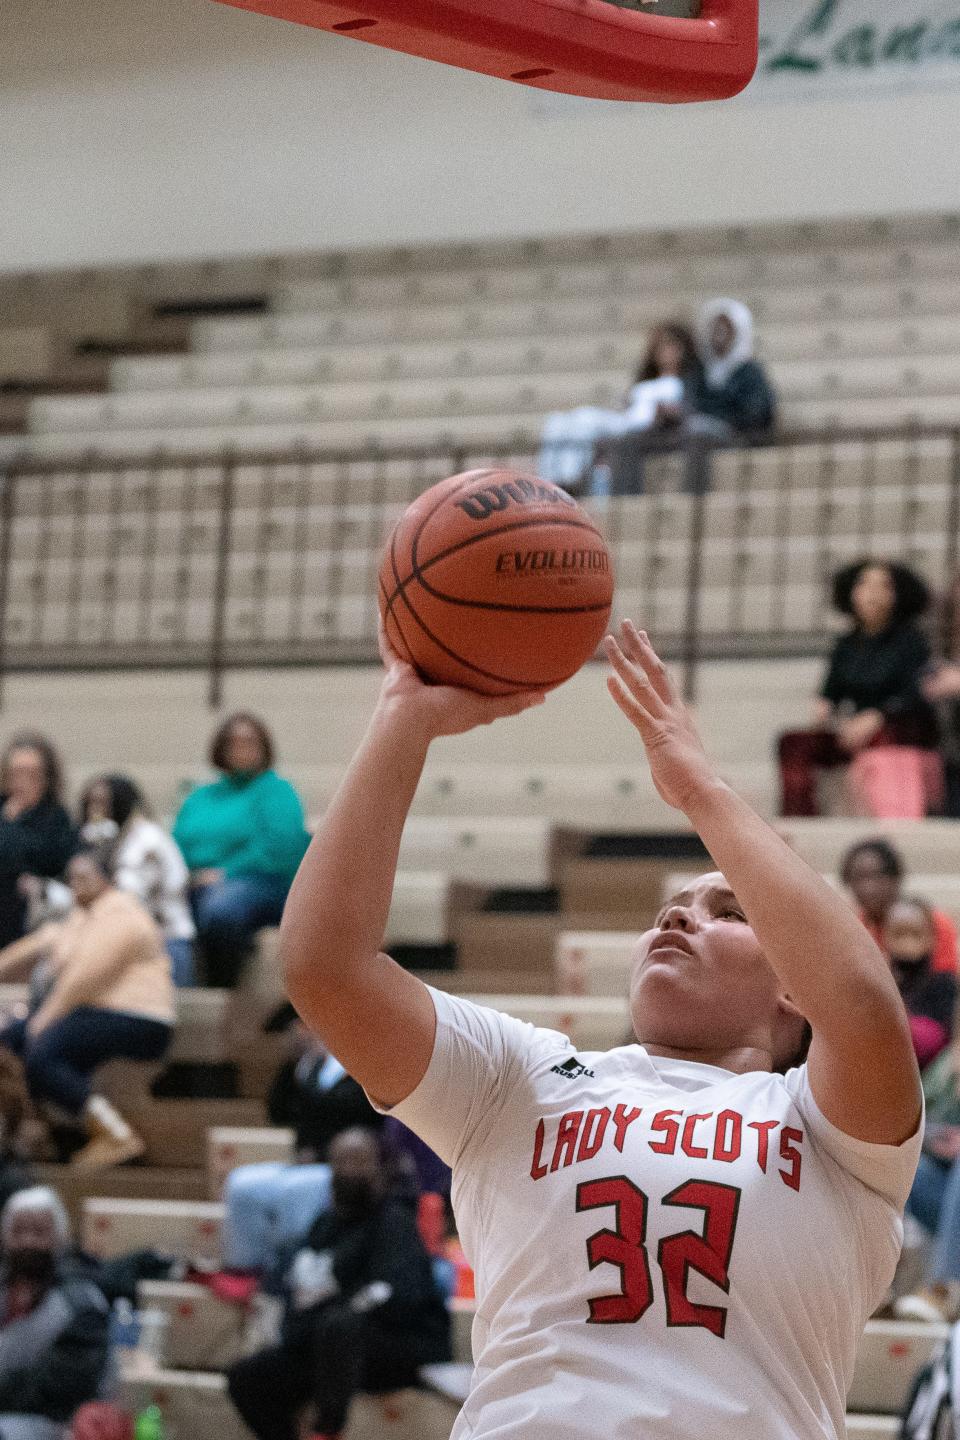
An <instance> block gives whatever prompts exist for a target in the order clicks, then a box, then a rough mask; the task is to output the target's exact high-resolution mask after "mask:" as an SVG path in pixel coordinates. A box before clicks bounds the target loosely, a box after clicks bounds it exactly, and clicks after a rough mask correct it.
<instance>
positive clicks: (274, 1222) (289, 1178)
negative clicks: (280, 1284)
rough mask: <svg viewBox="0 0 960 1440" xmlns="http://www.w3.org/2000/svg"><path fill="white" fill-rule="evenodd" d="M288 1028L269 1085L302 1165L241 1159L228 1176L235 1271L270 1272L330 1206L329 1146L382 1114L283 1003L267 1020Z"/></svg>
mask: <svg viewBox="0 0 960 1440" xmlns="http://www.w3.org/2000/svg"><path fill="white" fill-rule="evenodd" d="M266 1028H267V1030H268V1031H269V1032H273V1033H283V1035H284V1037H285V1040H286V1042H287V1059H286V1060H285V1061H284V1062H283V1064H282V1065H281V1066H280V1069H279V1070H278V1071H277V1074H276V1076H275V1078H274V1081H273V1084H272V1085H271V1087H270V1092H269V1096H268V1099H267V1111H268V1114H269V1117H270V1123H271V1124H272V1125H279V1126H284V1127H288V1128H289V1129H291V1130H293V1131H294V1134H295V1136H296V1147H297V1163H296V1164H295V1165H284V1164H281V1163H279V1162H276V1161H264V1162H263V1163H261V1164H259V1165H240V1166H238V1167H237V1168H236V1169H235V1170H233V1171H232V1172H231V1174H230V1176H229V1177H228V1180H227V1185H226V1192H225V1196H224V1199H225V1202H226V1210H227V1214H226V1221H225V1225H224V1256H225V1259H226V1261H227V1264H228V1265H229V1266H230V1267H231V1268H232V1269H236V1270H259V1271H262V1272H269V1271H271V1270H272V1269H273V1267H274V1265H275V1264H276V1262H277V1257H278V1255H279V1254H280V1253H281V1252H282V1251H283V1250H284V1249H285V1248H287V1247H288V1246H289V1244H290V1242H291V1241H292V1240H295V1239H297V1238H299V1237H300V1236H302V1235H303V1234H305V1233H306V1231H307V1230H309V1228H310V1226H311V1225H312V1224H313V1223H314V1221H315V1220H316V1218H317V1216H318V1215H319V1214H320V1212H321V1210H324V1209H326V1208H327V1206H329V1204H330V1167H329V1166H328V1165H327V1164H326V1160H327V1151H328V1149H329V1147H330V1144H331V1142H332V1141H333V1140H334V1139H335V1137H336V1136H337V1135H339V1134H341V1133H342V1132H343V1131H344V1130H347V1129H355V1128H356V1127H358V1126H360V1127H362V1128H364V1129H368V1130H372V1131H379V1130H381V1129H382V1128H383V1123H384V1122H383V1118H382V1117H381V1116H380V1115H378V1114H377V1112H376V1111H375V1110H374V1108H373V1106H372V1105H371V1104H370V1102H369V1100H368V1099H367V1097H366V1095H365V1094H364V1092H363V1089H362V1088H361V1086H360V1085H358V1084H357V1082H356V1080H354V1079H353V1078H352V1077H351V1076H350V1075H348V1074H347V1073H346V1071H345V1070H344V1068H343V1066H342V1065H341V1064H340V1062H339V1060H336V1059H335V1058H334V1057H333V1056H332V1055H328V1054H327V1052H326V1051H325V1050H324V1049H323V1047H322V1045H321V1044H320V1042H319V1041H318V1040H317V1038H316V1036H315V1035H312V1034H311V1032H310V1031H309V1030H308V1029H307V1028H306V1026H305V1025H304V1024H303V1023H302V1021H301V1020H300V1018H299V1016H298V1015H297V1012H296V1011H295V1010H294V1008H293V1006H292V1005H290V1004H286V1005H283V1006H281V1007H280V1009H279V1010H278V1011H277V1013H276V1015H274V1016H273V1017H272V1019H271V1020H270V1022H269V1023H268V1025H267V1027H266Z"/></svg>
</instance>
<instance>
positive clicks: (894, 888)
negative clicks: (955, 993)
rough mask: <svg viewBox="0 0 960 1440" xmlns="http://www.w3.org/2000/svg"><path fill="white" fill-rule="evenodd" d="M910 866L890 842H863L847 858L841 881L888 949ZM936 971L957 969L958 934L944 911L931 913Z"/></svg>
mask: <svg viewBox="0 0 960 1440" xmlns="http://www.w3.org/2000/svg"><path fill="white" fill-rule="evenodd" d="M905 873H906V867H905V865H904V863H903V857H902V856H901V855H900V853H899V851H897V850H895V849H894V847H893V846H892V845H891V844H890V842H889V840H883V839H880V838H877V839H874V840H860V841H858V843H857V844H856V845H852V846H851V847H850V849H849V850H848V851H847V853H846V855H845V856H844V857H843V863H842V865H841V867H840V878H841V880H842V881H843V883H844V885H846V887H847V889H848V890H849V891H850V892H851V894H852V895H853V898H854V900H855V902H856V905H857V909H858V911H859V913H860V919H861V920H862V921H863V923H864V925H866V927H867V929H868V930H869V931H870V934H871V935H872V936H873V938H874V940H875V941H876V942H877V944H878V945H879V946H880V947H881V949H883V948H884V944H885V942H884V925H885V923H886V919H887V916H888V915H889V913H890V910H891V907H892V906H893V905H895V904H896V902H897V901H898V900H899V899H900V893H901V890H902V888H903V880H904V875H905ZM930 921H931V924H932V926H933V945H932V948H931V957H930V964H931V969H932V970H933V971H934V972H937V973H942V972H945V973H947V974H950V975H952V974H954V973H955V972H956V969H957V932H956V929H955V927H954V924H953V921H952V920H951V919H950V916H949V915H947V914H946V913H945V912H944V911H943V910H931V911H930Z"/></svg>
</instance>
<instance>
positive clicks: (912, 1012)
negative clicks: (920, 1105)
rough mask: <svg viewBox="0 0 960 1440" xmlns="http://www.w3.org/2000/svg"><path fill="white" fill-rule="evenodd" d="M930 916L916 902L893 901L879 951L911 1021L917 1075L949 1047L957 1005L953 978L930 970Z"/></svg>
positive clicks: (923, 904)
mask: <svg viewBox="0 0 960 1440" xmlns="http://www.w3.org/2000/svg"><path fill="white" fill-rule="evenodd" d="M935 939H936V932H935V929H934V924H933V911H932V909H931V907H930V906H929V905H928V904H927V902H926V901H925V900H919V899H917V898H916V897H915V896H910V897H906V896H904V897H901V898H900V899H899V900H895V901H894V902H893V904H892V905H891V906H890V908H889V910H888V911H887V914H886V917H885V919H884V922H883V948H884V949H885V950H886V952H887V956H888V958H889V960H890V969H891V970H892V971H893V977H894V979H895V980H896V982H897V988H898V990H899V991H900V994H901V996H902V997H903V1003H904V1005H905V1006H906V1008H907V1014H908V1015H909V1017H910V1034H911V1036H912V1037H913V1048H914V1052H915V1054H916V1057H917V1064H918V1065H919V1066H920V1068H921V1070H922V1069H924V1067H925V1066H927V1065H929V1064H930V1061H931V1060H935V1059H936V1057H937V1056H938V1055H939V1054H940V1052H941V1050H945V1049H946V1047H947V1046H948V1045H949V1043H950V1036H951V1034H952V1031H953V1014H954V1008H955V1004H956V988H957V987H956V981H955V979H954V977H953V975H950V974H948V973H946V972H945V971H942V970H934V968H933V947H934V943H935Z"/></svg>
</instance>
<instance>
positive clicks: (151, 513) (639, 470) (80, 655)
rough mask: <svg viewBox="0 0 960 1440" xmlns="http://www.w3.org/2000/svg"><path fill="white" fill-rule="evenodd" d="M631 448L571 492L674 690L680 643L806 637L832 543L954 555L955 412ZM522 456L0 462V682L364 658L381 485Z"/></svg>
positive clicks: (526, 463)
mask: <svg viewBox="0 0 960 1440" xmlns="http://www.w3.org/2000/svg"><path fill="white" fill-rule="evenodd" d="M640 461H642V465H641V464H639V462H638V465H637V466H635V467H634V468H633V469H632V470H628V471H627V472H626V473H624V471H623V467H621V473H620V474H619V475H618V476H616V477H615V484H614V489H615V490H621V491H624V492H627V493H621V494H616V493H614V494H608V495H601V496H597V497H593V498H591V499H589V501H588V503H589V504H590V506H591V507H592V509H593V511H594V513H595V515H596V517H597V519H598V521H599V523H600V525H601V528H602V529H603V531H604V533H605V535H606V537H607V540H608V543H609V545H610V549H611V553H612V557H613V563H614V567H615V573H616V575H617V585H618V589H617V601H616V606H617V609H618V610H619V611H621V612H628V613H635V614H636V615H637V616H638V618H639V619H641V621H642V623H644V624H645V625H646V626H647V628H648V629H649V630H650V631H651V634H653V635H654V636H655V638H656V640H657V643H658V645H659V647H660V648H661V650H662V652H663V653H664V654H665V655H666V656H667V657H668V658H672V659H674V660H679V661H680V662H682V665H683V668H684V674H685V680H686V686H687V692H688V694H692V693H693V689H694V684H695V676H696V668H697V664H698V662H699V661H700V660H701V659H704V658H717V657H725V656H731V657H733V656H791V655H812V654H819V653H821V652H822V650H823V648H824V646H825V644H826V643H827V639H828V636H829V633H830V630H831V617H830V613H829V603H828V601H829V596H828V580H829V576H830V574H831V573H832V572H833V571H834V570H835V569H836V568H837V566H839V565H841V564H843V563H844V562H845V561H848V560H850V559H853V558H855V557H857V556H859V555H861V554H868V553H869V554H882V555H888V556H891V557H895V558H898V559H902V560H905V561H906V562H908V563H912V564H913V565H915V566H916V567H917V568H918V569H919V570H920V571H921V573H923V574H924V575H925V577H926V578H927V579H928V581H930V583H931V584H932V585H933V586H934V587H935V588H940V587H942V586H944V585H946V584H947V583H948V582H949V581H950V580H951V579H952V577H953V576H954V575H955V573H956V571H957V568H958V559H960V556H958V544H960V430H946V429H927V430H914V431H910V432H902V433H895V432H891V431H865V430H863V431H856V430H850V431H844V432H842V433H837V434H833V435H828V436H812V435H810V434H789V435H782V436H780V437H779V438H778V440H777V442H776V443H775V444H773V443H770V444H765V445H762V446H753V447H745V448H739V449H738V448H735V447H729V446H722V447H713V446H710V445H708V444H705V443H704V442H702V441H695V442H686V443H684V444H681V445H673V446H670V445H667V444H665V443H663V442H659V443H656V444H653V445H651V446H649V447H648V448H647V450H646V452H645V453H644V454H643V455H642V456H641V457H640ZM533 464H534V457H533V455H532V454H531V452H530V451H529V450H524V449H523V448H522V447H520V448H517V447H510V446H506V445H505V446H504V447H503V448H501V449H493V450H491V449H490V448H489V447H487V448H484V449H482V450H481V449H479V448H478V449H476V450H472V449H470V448H468V447H458V446H451V447H449V448H447V449H442V450H438V449H432V450H429V451H425V450H407V451H401V450H396V451H389V452H387V451H383V452H378V453H366V454H358V453H349V454H348V453H331V452H320V451H307V450H303V451H296V452H285V453H278V454H258V455H255V456H254V455H250V456H242V455H240V454H235V453H221V454H202V455H193V456H188V457H182V456H161V455H158V456H156V457H154V458H152V459H150V460H143V459H136V460H123V459H113V458H111V459H105V458H100V457H97V456H96V455H93V454H91V455H87V456H84V457H78V458H77V459H76V460H75V461H74V462H72V463H70V464H67V463H64V462H63V461H57V462H46V463H45V462H40V461H31V460H29V459H24V460H20V461H18V462H17V463H16V464H14V465H11V466H9V467H8V468H7V469H6V471H0V684H2V679H3V676H4V675H5V674H8V673H17V672H26V671H49V670H60V671H65V672H67V671H89V670H105V669H141V668H203V669H204V670H206V671H207V672H208V674H209V678H210V699H211V703H213V704H216V703H217V702H218V700H219V697H220V693H221V684H222V677H223V674H224V672H225V671H227V670H229V669H231V668H236V667H243V666H286V665H315V664H341V663H357V662H364V661H369V660H372V659H373V658H374V657H375V655H376V614H377V597H376V574H377V568H378V562H379V554H380V551H381V549H382V546H383V543H384V541H385V539H386V537H387V535H388V534H389V531H390V529H391V527H392V525H393V523H394V521H395V519H396V518H397V516H398V515H399V514H400V513H401V511H402V510H403V508H404V506H405V505H406V504H407V503H409V501H410V500H411V499H412V498H413V497H414V496H415V495H417V494H419V493H420V492H421V491H422V490H423V489H424V488H425V487H426V486H427V485H430V484H432V483H433V482H434V481H436V480H438V479H441V478H442V477H443V476H445V475H448V474H454V473H457V472H459V471H463V470H467V469H473V468H480V467H489V466H491V465H503V466H504V467H508V468H518V469H524V470H529V469H531V468H532V466H533ZM602 473H603V472H598V476H599V478H601V479H602ZM598 476H595V478H598ZM641 477H642V486H643V493H642V494H638V493H635V492H636V488H637V485H638V484H639V483H640V482H641ZM629 492H634V493H629Z"/></svg>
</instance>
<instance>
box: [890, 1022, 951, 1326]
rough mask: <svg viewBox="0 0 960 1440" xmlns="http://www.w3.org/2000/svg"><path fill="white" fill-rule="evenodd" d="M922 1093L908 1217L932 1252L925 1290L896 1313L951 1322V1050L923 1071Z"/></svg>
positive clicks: (898, 1303)
mask: <svg viewBox="0 0 960 1440" xmlns="http://www.w3.org/2000/svg"><path fill="white" fill-rule="evenodd" d="M923 1094H924V1102H925V1106H926V1124H925V1127H924V1135H923V1153H922V1154H921V1156H920V1163H919V1165H918V1167H917V1174H916V1179H915V1180H914V1182H913V1188H912V1190H911V1191H910V1198H909V1199H908V1200H907V1213H908V1214H909V1215H912V1216H913V1218H914V1219H915V1220H916V1221H918V1222H919V1224H920V1225H922V1226H923V1228H924V1230H926V1231H927V1232H928V1234H929V1235H930V1237H931V1239H932V1241H933V1247H932V1250H931V1252H930V1259H929V1264H928V1267H927V1277H926V1284H925V1285H924V1287H923V1289H922V1290H920V1291H919V1292H917V1293H916V1294H914V1295H906V1296H903V1297H902V1298H901V1299H899V1300H897V1301H896V1303H895V1306H894V1310H895V1313H896V1314H897V1315H898V1316H899V1317H900V1318H902V1319H904V1320H931V1321H939V1320H951V1321H953V1320H957V1319H958V1318H960V1089H958V1077H957V1067H956V1060H955V1056H954V1053H953V1050H952V1049H950V1050H944V1051H943V1052H942V1053H941V1054H940V1055H939V1056H938V1057H937V1059H936V1060H934V1062H933V1063H932V1064H931V1065H929V1066H928V1067H927V1069H926V1070H925V1071H924V1073H923Z"/></svg>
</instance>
